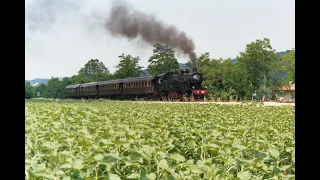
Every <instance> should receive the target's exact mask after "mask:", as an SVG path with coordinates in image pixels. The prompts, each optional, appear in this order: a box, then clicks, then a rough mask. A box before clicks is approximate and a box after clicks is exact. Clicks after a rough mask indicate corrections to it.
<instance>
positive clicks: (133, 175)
mask: <svg viewBox="0 0 320 180" xmlns="http://www.w3.org/2000/svg"><path fill="white" fill-rule="evenodd" d="M139 177H140V175H139V174H137V173H132V174H130V175H129V176H127V178H128V179H136V178H139Z"/></svg>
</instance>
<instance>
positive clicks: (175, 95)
mask: <svg viewBox="0 0 320 180" xmlns="http://www.w3.org/2000/svg"><path fill="white" fill-rule="evenodd" d="M172 100H173V101H176V100H177V92H175V91H173V92H172Z"/></svg>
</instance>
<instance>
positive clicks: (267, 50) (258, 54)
mask: <svg viewBox="0 0 320 180" xmlns="http://www.w3.org/2000/svg"><path fill="white" fill-rule="evenodd" d="M237 60H238V62H239V63H240V65H242V66H243V68H244V69H246V71H247V73H248V75H249V76H248V77H247V78H249V81H250V84H251V86H252V87H253V88H254V89H258V90H259V89H261V90H262V93H263V97H262V100H263V101H264V100H265V95H266V92H267V88H268V87H269V84H268V82H270V81H269V80H270V75H272V74H274V73H278V72H279V71H280V69H279V67H280V66H279V65H280V58H279V57H278V56H277V55H276V53H275V50H274V49H272V46H271V44H270V39H268V38H264V39H263V40H259V39H258V40H256V41H255V42H252V43H250V44H248V45H247V46H246V50H245V52H241V53H240V56H238V57H237Z"/></svg>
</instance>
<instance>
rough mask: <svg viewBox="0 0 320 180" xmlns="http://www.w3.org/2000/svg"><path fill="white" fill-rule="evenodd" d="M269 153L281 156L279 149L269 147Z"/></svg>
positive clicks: (275, 156) (273, 155)
mask: <svg viewBox="0 0 320 180" xmlns="http://www.w3.org/2000/svg"><path fill="white" fill-rule="evenodd" d="M269 153H270V155H271V156H272V157H274V158H279V151H278V150H276V149H269Z"/></svg>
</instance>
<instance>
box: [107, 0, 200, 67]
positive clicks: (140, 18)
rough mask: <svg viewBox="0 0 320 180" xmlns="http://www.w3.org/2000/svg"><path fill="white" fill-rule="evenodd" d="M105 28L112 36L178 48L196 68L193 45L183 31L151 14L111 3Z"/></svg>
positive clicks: (125, 5)
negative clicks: (138, 39)
mask: <svg viewBox="0 0 320 180" xmlns="http://www.w3.org/2000/svg"><path fill="white" fill-rule="evenodd" d="M106 28H107V30H108V31H109V32H110V33H111V35H113V36H124V37H126V38H128V39H134V38H137V37H141V38H142V39H143V41H145V42H146V43H148V44H150V45H154V44H156V43H161V44H166V45H167V46H169V47H171V48H173V49H179V50H181V51H182V52H183V53H185V54H187V55H188V56H189V58H190V60H191V61H192V64H193V68H196V59H197V56H196V53H195V51H194V50H195V45H194V43H193V40H192V39H191V38H188V37H187V35H186V33H185V32H184V31H179V30H178V29H177V28H176V27H175V26H173V25H166V24H164V23H162V22H161V21H160V20H157V19H156V18H155V17H154V16H153V15H148V14H145V13H142V12H139V11H136V10H134V9H133V8H132V6H130V5H128V4H126V3H124V2H120V3H119V1H117V2H116V3H113V6H112V8H111V13H110V15H109V17H108V19H107V22H106Z"/></svg>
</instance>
